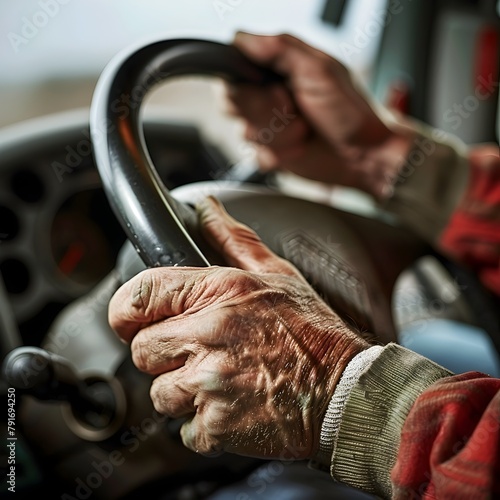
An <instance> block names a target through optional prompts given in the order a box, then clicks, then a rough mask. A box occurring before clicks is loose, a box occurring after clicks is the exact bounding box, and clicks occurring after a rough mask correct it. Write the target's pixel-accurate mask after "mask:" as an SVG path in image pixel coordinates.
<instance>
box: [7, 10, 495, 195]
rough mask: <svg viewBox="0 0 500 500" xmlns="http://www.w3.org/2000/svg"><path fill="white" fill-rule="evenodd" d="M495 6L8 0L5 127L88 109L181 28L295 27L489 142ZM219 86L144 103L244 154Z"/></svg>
mask: <svg viewBox="0 0 500 500" xmlns="http://www.w3.org/2000/svg"><path fill="white" fill-rule="evenodd" d="M499 12H500V1H498V0H454V1H448V0H438V1H436V2H432V3H431V2H427V1H423V0H307V1H306V0H293V1H290V0H273V1H268V0H182V1H174V2H164V1H161V0H150V1H148V2H146V3H145V2H140V1H138V0H108V1H107V2H101V1H99V0H85V1H82V0H22V1H17V2H2V3H1V5H0V61H1V71H0V109H1V113H0V127H4V126H6V125H10V124H13V123H16V122H20V121H23V120H25V119H27V118H31V117H36V116H42V115H46V114H51V113H56V112H58V111H62V110H67V109H74V108H81V107H83V108H88V107H89V106H90V103H91V99H92V93H93V90H94V87H95V84H96V81H97V79H98V77H99V75H100V73H101V71H102V70H103V68H104V67H105V65H106V63H107V62H108V61H109V60H110V59H111V58H112V57H113V56H114V55H115V54H116V53H117V52H119V51H120V50H122V49H124V48H126V47H128V46H129V45H131V44H137V43H141V41H144V40H146V39H150V38H185V37H196V38H206V39H210V40H217V41H222V42H228V43H229V42H230V41H231V40H232V38H233V36H234V33H235V32H236V31H237V30H246V31H250V32H255V33H266V34H269V33H281V32H287V33H291V34H294V35H296V36H298V37H300V38H302V39H304V40H305V41H307V42H309V43H310V44H312V45H313V46H316V47H318V48H320V49H322V50H324V51H326V52H327V53H329V54H332V55H334V56H335V57H337V58H339V59H340V60H341V61H343V62H344V63H345V64H347V65H348V66H349V67H350V68H351V69H352V70H353V71H354V72H355V73H356V74H357V76H358V78H359V80H360V82H361V83H362V84H363V85H366V87H367V88H368V90H369V91H371V92H372V93H373V94H374V95H375V97H376V99H377V100H378V101H380V102H382V103H383V104H384V105H389V106H390V107H392V108H393V109H395V110H396V111H398V112H402V113H406V114H409V115H412V116H414V117H415V118H417V119H419V120H422V121H424V122H426V123H429V124H431V125H433V126H436V127H438V128H440V129H442V130H444V131H446V132H450V133H452V134H454V135H457V136H458V137H460V138H461V139H462V140H464V141H465V142H467V143H474V142H482V141H491V140H495V139H496V137H495V126H496V125H495V123H496V121H497V115H498V113H499V112H498V105H497V101H498V99H497V95H498V60H499V54H498V47H499V45H500V42H499V31H500V28H499ZM220 90H221V89H220V83H219V82H216V81H213V80H208V79H205V80H203V79H197V78H192V79H183V80H182V81H179V82H171V83H168V84H166V85H163V86H162V87H161V88H160V89H159V90H157V91H155V92H153V94H152V95H151V96H150V98H149V100H148V105H149V106H151V107H154V108H155V109H159V110H160V112H161V114H162V116H164V117H165V118H167V119H169V118H172V120H175V121H186V122H189V123H193V124H196V125H197V126H198V127H199V128H200V130H201V132H202V133H203V135H204V136H205V137H206V138H207V139H208V140H210V141H211V142H213V143H214V144H215V145H216V146H218V147H220V148H221V149H222V150H223V151H224V153H225V154H227V156H228V157H229V159H230V160H231V161H235V162H237V161H239V160H240V159H241V158H240V157H241V152H242V151H248V148H246V149H245V148H244V145H243V141H242V139H241V130H240V128H239V127H238V123H236V122H235V121H234V120H232V119H229V118H228V117H227V116H225V115H224V112H223V107H222V105H221V102H220V101H221V100H220V94H221V92H220ZM305 186H307V184H305V183H303V184H302V186H301V190H304V189H306V188H305ZM326 196H329V194H327V195H326Z"/></svg>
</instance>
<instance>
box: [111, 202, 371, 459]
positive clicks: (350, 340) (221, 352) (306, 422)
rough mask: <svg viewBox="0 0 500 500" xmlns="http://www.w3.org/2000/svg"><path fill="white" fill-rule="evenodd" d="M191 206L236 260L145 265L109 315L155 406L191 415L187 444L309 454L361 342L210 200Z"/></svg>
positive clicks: (204, 449) (207, 450) (217, 244)
mask: <svg viewBox="0 0 500 500" xmlns="http://www.w3.org/2000/svg"><path fill="white" fill-rule="evenodd" d="M199 213H200V220H201V224H202V228H203V231H204V233H205V236H206V238H207V239H208V240H209V241H210V243H211V244H212V245H213V246H214V248H215V249H216V250H218V251H219V252H220V253H221V254H222V255H223V256H224V257H225V258H226V260H227V262H228V264H230V265H232V266H236V267H240V268H241V269H236V268H225V267H209V268H181V267H174V268H154V269H149V270H146V271H144V272H142V273H140V274H139V275H137V276H136V277H134V278H133V279H132V280H130V281H129V282H127V283H125V284H124V285H123V286H122V287H121V288H120V289H119V290H118V291H117V292H116V294H115V295H114V297H113V299H112V300H111V303H110V306H109V321H110V324H111V326H112V327H113V328H114V329H115V331H116V332H117V333H118V334H119V335H120V336H121V337H122V338H123V339H124V340H125V341H127V342H131V349H132V357H133V361H134V363H135V364H136V366H137V367H138V368H139V369H140V370H142V371H144V372H147V373H149V374H152V375H156V378H155V379H154V382H153V384H152V387H151V397H152V400H153V403H154V406H155V408H156V410H157V411H159V412H160V413H163V414H166V415H168V416H170V417H173V418H178V417H186V418H187V420H186V422H185V423H184V424H183V426H182V429H181V436H182V439H183V442H184V444H185V445H186V446H187V447H188V448H190V449H192V450H194V451H197V452H199V453H202V454H205V455H215V454H218V453H219V452H222V451H229V452H234V453H238V454H241V455H248V456H255V457H281V458H292V457H293V458H295V459H304V458H310V457H313V456H314V455H315V454H316V452H317V448H318V443H319V432H320V426H321V422H322V419H323V416H324V414H325V412H326V409H327V405H328V402H329V400H330V398H331V396H332V394H333V391H334V389H335V386H336V383H337V381H338V379H339V377H340V375H341V373H342V371H343V369H344V367H345V366H346V365H347V363H348V362H349V360H351V359H352V358H353V357H354V356H355V355H356V354H357V353H358V352H360V351H361V350H363V349H364V348H366V347H368V346H367V344H366V343H365V342H364V341H363V340H361V339H360V338H359V337H357V336H356V335H355V334H354V333H353V332H351V331H350V330H349V329H348V328H347V327H346V326H345V324H344V323H343V322H342V321H341V320H340V318H339V317H338V316H337V315H336V314H335V313H334V312H333V311H332V310H331V309H330V308H329V307H328V306H327V305H326V304H325V303H324V302H323V301H322V300H321V299H320V297H319V296H318V295H317V294H316V293H315V292H314V291H313V289H312V288H311V287H310V286H309V284H308V283H307V282H306V281H305V279H304V278H303V277H302V276H301V275H300V274H299V272H298V271H297V269H295V268H294V267H293V266H292V265H291V264H290V263H288V262H287V261H285V260H283V259H281V258H279V257H278V256H276V255H275V254H273V253H272V252H271V251H270V250H269V249H268V248H267V247H266V246H265V245H263V243H262V242H261V241H260V240H259V238H258V237H257V235H256V234H255V233H253V232H252V231H251V230H250V229H249V228H247V227H246V226H243V225H241V224H239V223H238V222H236V221H235V220H234V219H232V218H231V217H230V216H229V215H228V214H227V213H226V212H225V210H224V209H223V208H222V206H221V205H220V204H219V203H218V202H216V201H215V200H214V199H211V198H208V199H207V200H206V201H205V202H204V203H203V204H202V205H201V206H200V208H199Z"/></svg>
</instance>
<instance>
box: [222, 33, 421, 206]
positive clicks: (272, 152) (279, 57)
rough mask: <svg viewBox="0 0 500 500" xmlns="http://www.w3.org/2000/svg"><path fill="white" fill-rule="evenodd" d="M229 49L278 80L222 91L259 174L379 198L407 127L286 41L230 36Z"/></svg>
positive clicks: (329, 65) (336, 69)
mask: <svg viewBox="0 0 500 500" xmlns="http://www.w3.org/2000/svg"><path fill="white" fill-rule="evenodd" d="M234 45H235V46H236V47H238V48H239V49H240V50H241V51H242V52H243V53H245V54H246V55H247V56H248V57H250V58H251V59H253V60H254V61H256V62H257V63H260V64H262V65H265V66H269V67H271V68H272V69H274V70H275V71H277V72H278V73H280V74H282V75H284V76H285V78H286V86H284V85H273V86H270V87H267V88H263V87H255V86H252V85H232V86H229V87H228V92H227V97H228V99H227V102H228V112H229V113H230V114H232V115H235V116H237V117H240V118H243V119H244V122H245V128H246V131H245V138H246V139H248V140H249V141H251V142H253V143H255V144H256V145H257V160H258V162H259V164H260V166H261V167H262V168H263V169H264V170H270V169H277V168H280V169H286V170H289V171H291V172H294V173H295V174H298V175H300V176H303V177H307V178H310V179H313V180H317V181H321V182H325V183H331V184H342V185H345V186H350V187H355V188H358V189H361V190H363V191H366V192H367V193H369V194H371V195H373V196H374V197H375V198H376V199H379V200H380V199H383V198H384V197H386V196H387V195H388V194H389V193H390V188H391V186H392V179H393V178H394V177H395V175H396V173H397V172H398V170H399V169H400V168H401V166H402V165H403V163H404V158H405V157H406V155H407V153H408V150H409V148H410V143H411V139H412V137H413V131H412V130H411V127H406V126H405V127H403V126H402V125H396V123H393V124H391V125H390V126H389V125H388V124H387V123H386V122H385V121H384V120H383V119H382V117H381V116H380V114H379V113H377V112H376V111H375V109H374V107H373V106H372V105H371V104H370V103H369V101H368V99H367V97H366V96H364V95H363V92H362V91H361V90H360V88H359V87H358V86H357V85H356V84H355V82H354V80H353V78H352V75H351V74H350V72H349V71H348V70H347V69H346V68H345V67H344V66H343V65H342V64H341V63H340V62H339V61H337V60H336V59H334V58H332V57H330V56H328V55H327V54H325V53H323V52H321V51H319V50H316V49H314V48H312V47H310V46H309V45H307V44H305V43H304V42H302V41H301V40H298V39H297V38H294V37H292V36H290V35H279V36H257V35H250V34H248V33H238V34H237V36H236V38H235V40H234Z"/></svg>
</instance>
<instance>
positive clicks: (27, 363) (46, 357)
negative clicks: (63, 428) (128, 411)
mask: <svg viewBox="0 0 500 500" xmlns="http://www.w3.org/2000/svg"><path fill="white" fill-rule="evenodd" d="M3 374H4V378H5V381H6V382H7V384H8V385H9V386H10V387H14V388H15V389H17V390H18V391H20V392H21V393H23V394H28V395H31V396H34V397H35V398H37V399H40V400H46V401H47V400H48V401H67V402H68V403H69V404H70V405H71V407H72V410H73V412H74V413H75V414H78V415H79V416H80V417H82V418H83V419H85V420H87V421H89V420H90V422H89V423H90V424H91V423H92V421H95V422H97V420H99V421H100V420H101V419H102V417H103V416H104V415H108V416H110V417H111V415H112V414H113V413H114V411H115V398H114V394H113V391H112V389H111V387H110V386H109V384H107V383H106V382H105V381H100V382H99V383H98V384H96V383H95V382H93V383H92V384H88V383H87V382H86V381H85V380H84V379H82V378H81V377H80V376H79V375H78V374H77V373H76V372H75V370H74V369H73V367H72V366H71V364H70V363H69V362H68V361H67V360H66V359H65V358H63V357H62V356H59V355H56V354H53V353H50V352H48V351H45V350H43V349H40V348H38V347H18V348H16V349H14V350H12V351H11V352H10V353H9V354H8V355H7V356H6V357H5V360H4V362H3ZM97 416H99V418H98V419H97V420H96V417H97ZM106 420H107V419H106Z"/></svg>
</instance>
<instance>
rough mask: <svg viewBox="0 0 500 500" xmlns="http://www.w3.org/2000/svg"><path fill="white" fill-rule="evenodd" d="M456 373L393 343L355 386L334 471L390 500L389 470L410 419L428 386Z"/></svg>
mask: <svg viewBox="0 0 500 500" xmlns="http://www.w3.org/2000/svg"><path fill="white" fill-rule="evenodd" d="M450 375H452V373H451V372H450V371H448V370H446V369H445V368H443V367H441V366H439V365H437V364H436V363H434V362H432V361H430V360H428V359H427V358H424V357H423V356H420V355H419V354H416V353H415V352H413V351H410V350H408V349H405V348H404V347H401V346H399V345H397V344H388V345H387V346H386V347H385V348H384V349H383V350H382V352H381V353H380V354H379V356H378V357H377V358H376V359H375V361H374V362H373V363H372V364H371V366H370V367H369V368H368V369H366V370H365V371H364V372H363V373H362V374H361V376H360V377H359V380H358V382H357V384H356V385H355V386H354V387H353V388H352V390H351V392H350V395H349V398H348V400H347V401H346V403H345V406H344V411H343V413H342V421H341V423H340V427H339V430H338V435H337V440H336V442H335V445H334V454H333V458H332V463H331V469H330V472H331V475H332V476H333V477H334V479H337V480H338V481H341V482H344V483H347V484H349V485H351V486H353V487H355V488H359V489H362V490H364V491H367V492H369V493H373V494H376V495H379V496H382V497H384V498H390V497H391V492H392V485H391V479H390V474H391V470H392V467H393V466H394V463H395V461H396V456H397V452H398V448H399V443H400V435H401V430H402V428H403V424H404V422H405V420H406V417H407V415H408V413H409V411H410V409H411V407H412V405H413V403H414V402H415V400H416V399H417V397H418V396H419V395H420V394H421V393H422V392H423V391H424V390H425V389H427V387H429V386H430V385H432V384H433V383H434V382H436V381H437V380H439V379H441V378H444V377H447V376H450Z"/></svg>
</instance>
